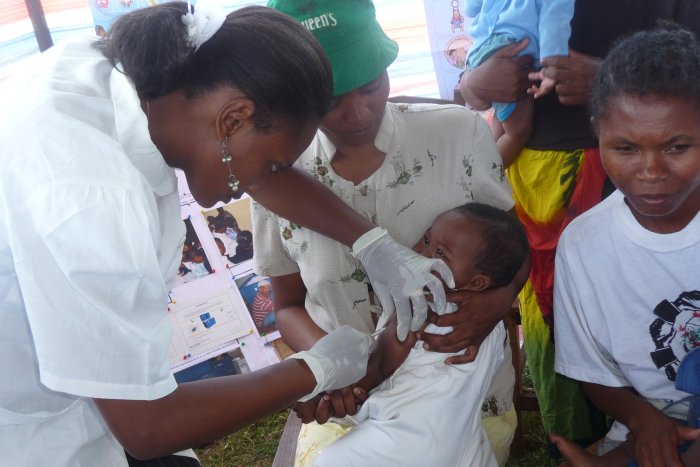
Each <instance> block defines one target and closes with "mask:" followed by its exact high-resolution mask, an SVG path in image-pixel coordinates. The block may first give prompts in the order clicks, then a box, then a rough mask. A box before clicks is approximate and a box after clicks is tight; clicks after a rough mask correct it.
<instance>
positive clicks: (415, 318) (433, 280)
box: [352, 227, 455, 341]
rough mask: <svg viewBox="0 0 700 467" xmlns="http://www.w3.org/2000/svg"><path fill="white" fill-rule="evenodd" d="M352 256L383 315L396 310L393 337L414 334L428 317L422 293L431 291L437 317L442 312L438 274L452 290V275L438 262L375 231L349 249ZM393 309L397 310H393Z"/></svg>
mask: <svg viewBox="0 0 700 467" xmlns="http://www.w3.org/2000/svg"><path fill="white" fill-rule="evenodd" d="M352 254H353V256H354V257H355V258H357V259H358V260H360V262H361V263H362V266H364V268H365V271H366V272H367V275H368V276H369V280H370V282H371V283H372V289H373V290H374V293H375V294H376V295H377V298H379V302H380V303H381V304H382V308H383V310H384V311H383V313H382V314H383V315H384V314H386V316H389V315H391V313H393V312H394V309H396V314H397V318H398V325H397V327H396V334H397V337H398V338H399V340H400V341H403V340H405V339H406V336H407V335H408V330H409V328H410V330H411V331H416V330H418V328H420V326H421V325H422V324H423V322H424V321H425V318H426V316H427V314H428V303H427V301H426V300H425V296H424V294H423V289H424V288H425V287H427V288H428V290H430V293H431V294H432V295H433V303H434V304H435V308H436V310H438V313H440V312H442V311H443V310H445V307H446V305H447V299H446V298H445V289H444V288H443V286H442V282H440V279H438V278H437V277H436V276H435V275H434V274H433V271H435V272H437V273H438V274H440V277H442V280H444V281H445V283H446V284H447V285H448V287H450V288H454V286H455V284H454V279H453V277H452V271H450V268H449V267H447V264H445V263H444V261H442V260H440V259H430V258H426V257H425V256H421V255H419V254H418V253H416V252H415V251H413V250H411V249H410V248H407V247H405V246H403V245H401V244H400V243H398V242H396V241H395V240H394V239H393V238H391V237H390V236H389V234H388V233H387V231H386V230H384V229H382V228H381V227H375V228H374V229H372V230H370V231H369V232H367V233H365V234H364V235H362V236H361V237H360V238H358V239H357V241H355V243H354V245H353V246H352ZM394 305H396V306H394Z"/></svg>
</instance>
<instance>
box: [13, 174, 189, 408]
mask: <svg viewBox="0 0 700 467" xmlns="http://www.w3.org/2000/svg"><path fill="white" fill-rule="evenodd" d="M47 185H48V186H44V187H42V186H39V187H37V188H36V189H35V190H34V191H33V194H32V196H31V197H30V198H31V199H29V200H26V203H25V204H24V206H25V207H31V209H29V208H26V209H24V215H20V216H13V219H12V221H11V224H12V229H11V232H12V238H11V249H12V254H13V260H14V263H15V269H16V272H17V277H18V281H19V284H20V287H21V290H22V296H23V299H24V302H25V305H26V311H27V319H28V323H29V326H30V328H31V333H32V336H33V340H34V344H35V348H36V357H37V360H38V363H39V373H40V379H41V382H42V383H43V384H44V385H46V386H47V387H48V388H50V389H52V390H54V391H60V392H66V393H69V394H74V395H78V396H85V397H95V398H108V399H109V398H114V399H146V400H150V399H155V398H159V397H162V396H164V395H166V394H168V393H170V392H171V391H173V390H174V389H175V387H176V383H175V381H174V378H173V377H172V375H171V373H170V368H169V363H168V362H169V360H168V345H169V342H170V333H171V330H170V322H169V318H168V315H167V299H168V290H167V287H166V284H165V283H164V279H163V273H162V271H161V268H160V266H159V263H158V259H157V256H158V251H159V249H160V243H159V240H160V236H159V232H160V228H159V226H158V222H159V221H158V219H159V216H158V211H157V207H156V203H155V200H154V199H153V198H152V197H151V196H150V195H151V194H150V193H147V192H146V190H145V189H144V191H139V190H128V189H124V188H122V187H108V186H106V185H89V184H81V183H72V184H62V185H61V184H58V183H49V184H47Z"/></svg>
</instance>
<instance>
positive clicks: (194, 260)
mask: <svg viewBox="0 0 700 467" xmlns="http://www.w3.org/2000/svg"><path fill="white" fill-rule="evenodd" d="M184 222H185V228H186V234H185V244H184V245H183V246H182V261H181V262H180V268H179V269H178V271H177V276H175V282H174V283H173V288H175V287H177V286H179V285H182V284H186V283H187V282H192V281H193V280H196V279H199V278H202V277H206V276H208V275H209V274H211V273H212V271H213V270H212V267H211V264H210V263H209V258H207V255H206V253H205V252H204V248H203V247H202V242H201V241H200V240H199V237H198V236H197V232H196V231H195V229H194V227H193V226H192V221H191V220H190V219H185V220H184Z"/></svg>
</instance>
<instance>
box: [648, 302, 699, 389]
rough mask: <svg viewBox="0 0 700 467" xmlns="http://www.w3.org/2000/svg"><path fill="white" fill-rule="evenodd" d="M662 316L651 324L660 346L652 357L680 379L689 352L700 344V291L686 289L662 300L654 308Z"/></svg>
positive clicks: (657, 364)
mask: <svg viewBox="0 0 700 467" xmlns="http://www.w3.org/2000/svg"><path fill="white" fill-rule="evenodd" d="M654 314H655V315H656V316H657V317H658V318H656V319H655V320H654V321H653V322H652V323H651V325H650V326H649V333H650V334H651V338H652V339H653V341H654V345H655V346H656V350H654V351H653V352H651V359H652V361H653V362H654V365H656V368H662V367H663V368H664V371H665V372H666V376H667V377H668V379H669V380H671V381H675V380H676V369H677V368H678V364H679V363H680V361H681V360H682V359H683V357H684V356H685V354H687V353H688V352H690V351H691V350H693V349H694V348H695V347H700V291H698V290H694V291H691V292H683V293H682V294H680V295H679V296H678V298H676V299H675V300H674V301H672V302H670V301H668V300H662V301H661V302H660V303H659V304H658V305H656V307H655V308H654Z"/></svg>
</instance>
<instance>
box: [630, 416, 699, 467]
mask: <svg viewBox="0 0 700 467" xmlns="http://www.w3.org/2000/svg"><path fill="white" fill-rule="evenodd" d="M629 428H630V432H631V439H632V440H633V441H634V457H635V459H636V461H637V465H639V467H660V466H663V467H682V466H683V463H682V462H681V459H680V455H679V453H678V446H679V445H680V444H681V443H683V442H685V441H687V440H690V439H694V438H696V437H697V436H698V433H700V429H697V428H688V427H685V426H682V425H679V424H678V423H676V422H675V421H674V420H673V419H672V418H670V417H668V416H667V415H664V414H663V413H662V412H660V411H659V410H657V409H655V408H652V409H651V410H647V411H645V413H644V414H640V416H639V417H638V419H637V421H635V423H632V422H630V426H629Z"/></svg>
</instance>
